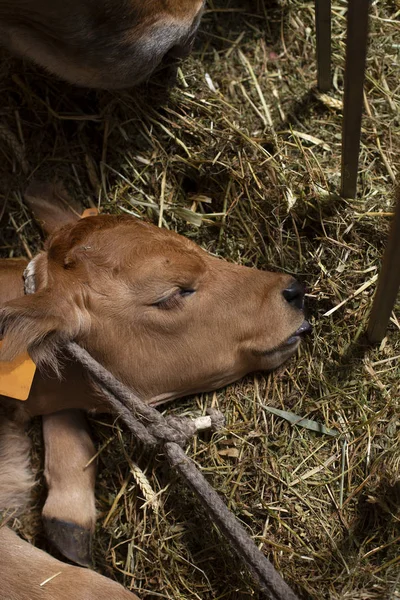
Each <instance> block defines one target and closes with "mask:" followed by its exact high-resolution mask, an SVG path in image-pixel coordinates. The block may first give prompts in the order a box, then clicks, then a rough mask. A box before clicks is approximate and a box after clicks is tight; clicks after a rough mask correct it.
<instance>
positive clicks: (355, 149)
mask: <svg viewBox="0 0 400 600" xmlns="http://www.w3.org/2000/svg"><path fill="white" fill-rule="evenodd" d="M368 10H369V0H348V11H347V40H346V68H345V76H344V99H343V110H344V112H343V129H342V186H341V195H342V196H343V197H344V198H354V197H355V195H356V192H357V172H358V156H359V152H360V136H361V117H362V107H363V88H364V77H365V62H366V56H367V45H368Z"/></svg>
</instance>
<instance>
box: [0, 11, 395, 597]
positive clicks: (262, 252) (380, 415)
mask: <svg viewBox="0 0 400 600" xmlns="http://www.w3.org/2000/svg"><path fill="white" fill-rule="evenodd" d="M398 6H399V5H398V2H397V1H395V0H393V2H387V3H379V4H378V3H377V2H373V6H372V9H371V46H370V51H369V56H368V76H367V83H366V91H365V105H366V112H367V116H366V117H365V118H364V121H363V135H362V149H361V178H360V185H359V195H358V197H357V199H356V200H354V201H351V202H349V201H344V200H342V199H340V198H339V197H337V195H336V192H337V189H338V184H339V171H340V138H341V121H342V110H341V104H340V102H341V98H342V79H343V64H344V47H345V46H344V36H345V16H344V15H345V8H346V3H345V2H344V1H343V0H340V1H339V2H336V3H334V9H333V11H334V18H333V21H334V36H333V39H334V53H333V61H334V65H335V77H334V83H335V85H334V91H333V92H332V93H331V94H329V96H328V97H319V96H318V95H317V94H316V93H315V91H314V89H313V86H314V84H315V77H316V72H315V60H314V47H315V32H314V8H313V4H312V3H311V2H302V1H301V0H291V1H290V2H289V0H282V1H281V2H280V3H277V4H274V3H270V2H265V3H263V2H261V1H259V0H253V1H252V2H250V0H248V1H244V0H242V1H239V0H214V1H213V2H211V1H210V2H209V10H208V12H207V13H206V15H205V18H204V22H203V25H202V29H201V33H200V36H199V39H198V43H197V47H196V51H195V53H194V55H193V56H192V57H191V58H190V59H189V60H188V61H187V62H185V64H184V65H183V66H182V71H181V73H180V76H179V79H178V86H177V87H175V88H174V89H173V90H172V91H171V93H170V95H169V97H167V96H166V95H165V93H164V92H163V90H162V88H161V87H159V86H158V84H157V83H152V84H151V85H150V86H148V87H144V88H142V89H141V90H138V91H135V92H133V93H131V92H125V93H121V94H112V93H95V92H86V91H81V90H76V89H73V88H71V87H70V86H68V85H66V84H64V83H60V82H58V81H57V80H55V79H54V78H51V77H48V76H46V75H45V74H43V72H42V71H41V70H40V69H35V68H34V67H32V66H31V65H28V64H26V65H23V64H21V62H20V61H18V60H10V59H9V57H8V56H6V55H4V60H3V61H2V62H1V63H0V98H1V103H0V106H1V108H0V136H1V137H2V139H3V142H2V144H1V147H0V152H1V163H0V169H1V176H2V185H1V192H0V193H1V198H2V199H4V200H5V205H4V211H5V213H4V217H3V238H2V241H1V249H2V253H3V255H5V256H11V255H18V254H26V253H27V252H28V251H30V252H35V251H36V249H37V247H38V245H39V244H40V235H39V231H38V229H37V227H36V225H35V224H34V223H32V222H31V219H30V215H29V214H28V213H27V212H26V210H25V208H24V207H23V205H22V201H21V192H22V191H23V189H24V187H25V184H26V180H27V179H29V178H31V177H39V176H40V177H43V178H50V177H51V178H53V177H54V176H56V177H58V178H60V179H62V180H63V181H64V182H65V183H66V184H67V186H68V187H69V188H70V189H71V191H72V193H73V194H74V195H75V196H77V197H79V198H81V199H82V200H84V201H85V202H86V203H88V202H89V199H90V200H91V201H93V202H95V203H98V204H99V205H100V206H101V207H102V209H103V210H104V211H109V212H119V211H128V212H131V213H132V214H135V215H138V216H140V217H141V218H147V219H150V220H152V221H153V222H155V223H158V222H159V223H161V224H162V225H163V226H165V227H170V228H173V229H176V230H178V231H179V232H181V233H184V234H185V235H188V236H190V237H191V238H193V239H194V240H196V241H197V242H198V243H200V244H201V245H202V246H203V247H205V248H207V249H208V250H210V251H212V252H214V253H217V254H219V255H221V256H224V257H226V258H227V259H228V260H231V261H237V262H241V263H243V264H247V265H253V266H256V267H259V268H266V267H268V268H272V269H280V270H284V271H288V272H293V273H295V274H297V275H298V276H299V277H301V278H302V279H303V280H304V281H305V282H306V283H307V285H308V288H309V292H310V293H309V297H308V306H309V311H310V315H311V319H312V321H313V322H314V326H315V328H314V334H313V336H312V338H311V340H310V341H309V342H308V343H306V344H305V345H304V346H303V348H302V350H301V352H300V356H299V358H298V360H292V361H291V362H290V363H289V364H288V365H287V366H286V367H285V368H284V369H282V370H281V371H280V372H278V373H275V374H273V375H272V376H269V377H266V376H264V375H262V374H257V375H255V376H252V377H248V378H247V379H245V380H243V381H240V382H238V383H237V384H236V385H232V386H230V387H228V388H227V389H224V390H220V391H219V392H218V393H216V394H203V395H201V396H198V397H194V398H188V399H185V400H183V401H180V402H176V403H174V405H171V406H168V407H167V409H166V410H167V411H173V412H177V413H181V412H182V411H186V412H203V411H204V410H205V409H206V407H207V406H210V405H215V406H218V407H219V408H220V409H221V410H223V411H224V413H225V414H226V418H227V423H228V425H227V431H226V432H225V433H224V434H218V435H215V436H214V437H213V438H212V439H204V438H203V439H197V440H196V441H194V442H193V445H192V447H191V448H190V449H189V453H190V454H191V455H192V456H193V457H194V458H195V459H196V461H197V462H198V464H199V465H200V466H201V468H202V469H203V472H204V473H205V474H206V475H207V478H208V479H209V481H210V482H211V483H212V484H213V486H214V487H215V488H216V489H217V490H218V491H219V492H220V493H221V494H222V495H223V496H224V497H225V498H226V501H227V502H228V504H229V506H230V508H231V510H232V511H233V512H234V513H235V514H236V515H237V516H238V517H239V519H240V520H241V521H242V522H243V523H244V524H245V526H246V527H247V529H248V531H249V533H250V534H251V535H252V536H253V538H254V540H255V541H256V542H257V543H258V544H259V546H260V548H261V549H262V550H263V552H265V553H266V554H267V555H268V557H269V558H270V559H271V560H272V561H273V562H274V564H275V566H276V567H277V568H278V569H279V571H280V572H281V573H282V574H283V576H284V577H285V579H286V580H287V581H288V583H289V584H290V585H291V586H292V587H293V588H294V589H295V590H296V591H297V592H298V594H299V596H300V597H301V598H311V599H314V600H320V599H322V598H329V599H332V600H339V599H345V598H347V599H349V600H358V599H360V600H361V599H363V600H370V599H371V600H372V599H376V600H382V599H384V598H385V599H395V598H399V597H400V580H399V572H400V556H399V534H400V530H399V516H400V515H399V500H400V488H399V486H400V482H399V472H400V440H399V414H398V399H399V396H400V387H399V361H398V359H399V356H400V339H399V328H400V325H399V321H398V320H397V318H396V317H395V316H393V318H392V322H391V326H390V330H389V333H388V336H387V338H386V339H385V340H384V342H383V343H382V345H381V347H380V348H376V349H370V348H368V347H367V346H366V345H365V344H364V342H363V332H364V330H365V325H366V321H367V318H368V312H369V309H370V306H371V296H372V293H373V290H374V287H375V286H374V282H375V276H376V274H377V273H378V270H379V265H380V259H381V256H382V250H383V247H384V243H385V239H386V235H387V231H388V224H389V218H388V213H390V212H391V210H392V206H393V179H394V177H395V176H396V175H397V172H398V169H399V164H398V156H399V128H400V123H399V107H400V96H399V83H398V82H399V78H398V73H399V66H400V61H399V52H400V43H399V39H400V37H399V31H400V25H399V21H398V18H399V10H398ZM10 134H12V135H11V136H10ZM307 136H313V137H312V138H310V137H307ZM24 157H25V158H24ZM188 211H192V212H188ZM8 215H10V218H9V220H8ZM187 219H189V222H188V221H187ZM194 222H197V223H198V224H200V223H201V225H200V227H196V226H195V225H194V224H193V223H194ZM360 288H363V290H362V291H360V293H358V294H357V295H356V296H355V297H354V296H352V294H353V293H354V292H356V291H358V290H360ZM343 301H345V302H344V304H343V305H342V306H341V307H340V308H339V309H338V310H336V311H334V312H333V313H332V314H331V315H330V316H326V315H325V313H326V312H327V311H329V310H330V309H332V308H333V307H335V306H336V305H337V304H339V303H340V302H343ZM397 308H399V307H397ZM396 314H397V315H399V312H397V313H396ZM267 405H268V406H272V407H275V408H280V409H284V410H287V411H292V412H293V413H295V414H297V415H299V416H301V417H308V418H310V419H314V420H316V421H319V422H321V423H324V424H325V425H326V426H327V427H329V428H333V429H336V430H337V431H338V432H339V435H338V436H336V437H331V436H328V435H321V434H317V433H314V432H312V431H309V430H307V429H305V428H302V427H299V426H292V425H290V424H289V423H288V422H286V421H285V420H283V419H282V418H281V417H278V416H275V415H273V414H271V413H270V412H267V411H266V410H264V408H263V407H264V406H267ZM93 429H94V431H95V436H96V439H97V443H98V446H99V447H101V448H102V451H101V452H100V459H99V460H100V465H99V478H98V487H97V499H98V508H99V521H98V528H97V534H96V544H95V558H96V565H97V569H98V570H99V571H101V572H102V573H105V574H107V575H108V576H110V577H113V578H116V579H117V580H119V581H121V582H123V583H124V584H125V585H126V586H127V587H128V588H131V589H132V590H135V591H137V592H138V593H139V595H141V597H142V598H143V599H145V600H149V599H150V598H155V599H156V598H169V599H174V600H178V599H181V600H182V599H185V600H186V599H187V600H189V599H192V598H193V599H194V598H197V599H202V600H203V599H204V600H206V599H222V598H224V599H230V600H234V599H241V598H243V599H245V598H250V597H257V591H256V588H255V587H254V586H253V584H252V583H251V579H250V578H249V576H248V575H247V574H246V572H245V571H244V570H243V569H242V566H241V564H240V563H239V561H238V560H237V559H236V558H235V557H233V556H232V555H231V553H230V552H229V550H228V548H227V546H226V544H225V542H224V541H223V540H222V539H221V537H220V535H219V534H218V532H216V531H215V530H214V529H213V528H212V526H211V525H210V524H209V523H208V521H207V519H206V518H205V516H204V514H203V511H202V509H201V508H200V507H199V506H198V505H197V504H196V502H195V501H194V499H193V498H192V495H191V493H189V492H188V491H187V490H186V489H185V488H184V487H183V485H182V484H181V483H180V482H178V481H176V478H175V477H174V475H173V474H171V472H169V471H168V469H167V468H166V466H165V464H164V462H163V460H162V458H161V457H159V456H154V457H149V456H147V455H142V454H141V453H140V452H139V451H138V449H137V448H136V446H135V444H134V442H133V441H132V440H131V438H130V436H129V435H127V434H126V433H125V432H121V429H120V427H119V425H117V424H114V423H113V421H112V420H106V419H105V420H102V421H100V420H93ZM229 448H230V449H234V450H233V452H228V456H227V455H226V453H225V452H223V451H225V450H226V449H229ZM221 451H222V452H221ZM229 454H233V456H229ZM127 457H131V460H134V461H135V464H133V463H131V462H130V461H129V460H127ZM138 469H139V470H138ZM143 473H145V474H146V477H147V479H148V484H149V485H150V487H151V489H152V490H153V491H154V492H155V493H156V494H157V498H158V502H156V504H155V506H156V508H157V507H158V509H157V510H153V508H152V507H151V502H149V501H148V503H147V504H146V506H145V507H143V504H144V497H145V494H147V495H148V496H146V497H148V498H150V499H151V498H152V497H151V490H150V491H149V490H147V491H145V490H144V489H143ZM153 502H154V500H153ZM28 525H29V527H30V531H31V533H32V534H33V535H34V534H35V533H36V534H37V535H39V537H40V534H39V529H40V526H39V521H38V519H37V513H34V515H33V520H31V521H30V523H29V524H28Z"/></svg>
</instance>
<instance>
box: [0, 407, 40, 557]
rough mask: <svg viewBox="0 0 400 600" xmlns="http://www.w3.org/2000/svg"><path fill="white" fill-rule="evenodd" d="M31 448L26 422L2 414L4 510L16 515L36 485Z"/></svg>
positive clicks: (0, 501) (0, 490)
mask: <svg viewBox="0 0 400 600" xmlns="http://www.w3.org/2000/svg"><path fill="white" fill-rule="evenodd" d="M0 402H2V399H1V397H0ZM30 447H31V444H30V440H29V438H28V436H27V435H26V433H25V425H24V423H17V422H14V421H10V420H9V419H7V418H5V417H4V416H2V415H1V414H0V511H1V510H10V511H11V512H12V513H13V514H16V513H18V512H19V511H20V510H21V509H23V508H24V507H25V505H26V504H27V502H28V500H29V496H30V491H31V488H32V486H33V484H34V476H33V474H32V471H31V469H30V464H29V463H30V460H29V453H30ZM0 562H1V561H0Z"/></svg>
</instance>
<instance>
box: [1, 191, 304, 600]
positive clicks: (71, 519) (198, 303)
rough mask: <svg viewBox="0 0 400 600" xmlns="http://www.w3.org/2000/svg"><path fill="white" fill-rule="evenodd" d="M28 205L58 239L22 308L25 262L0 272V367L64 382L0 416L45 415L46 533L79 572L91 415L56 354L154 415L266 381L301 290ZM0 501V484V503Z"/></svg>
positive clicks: (284, 344) (5, 406)
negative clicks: (82, 353) (20, 359)
mask: <svg viewBox="0 0 400 600" xmlns="http://www.w3.org/2000/svg"><path fill="white" fill-rule="evenodd" d="M46 194H47V197H46ZM28 198H29V199H30V202H31V204H33V208H34V209H35V210H36V214H37V216H38V217H39V218H41V219H42V220H44V222H45V223H46V222H47V223H53V224H54V223H55V222H59V223H60V224H63V223H64V226H63V227H61V229H59V230H58V231H55V232H54V233H52V234H51V235H50V237H49V239H48V241H47V243H46V246H45V250H44V252H42V253H41V254H39V255H38V256H37V257H36V258H35V259H34V261H33V262H32V263H31V264H30V266H29V274H30V277H33V278H34V280H35V287H36V292H35V293H34V294H32V295H28V296H24V295H23V283H22V272H23V270H24V268H25V266H26V263H25V262H23V261H11V262H9V261H0V280H4V281H6V279H7V282H8V284H7V286H8V287H7V290H8V291H7V293H6V294H4V296H3V297H2V298H0V302H1V304H2V308H0V331H1V332H2V335H3V337H4V339H3V345H2V347H1V354H0V359H3V360H10V359H12V358H13V357H14V356H15V355H16V354H18V353H20V352H22V351H24V350H26V348H28V350H29V351H30V353H31V355H32V356H33V357H34V359H35V361H36V362H37V364H38V365H39V367H41V366H46V365H47V366H48V365H52V366H53V367H54V368H56V369H58V370H60V371H61V372H62V375H63V377H64V380H63V381H60V380H58V379H57V378H56V377H54V376H52V377H49V376H48V375H47V376H46V375H45V374H41V373H40V371H38V372H37V373H36V375H35V379H34V382H33V386H32V390H31V394H30V396H29V398H28V400H27V401H26V402H18V401H16V400H12V399H7V398H4V397H3V398H2V399H0V408H1V410H2V412H3V414H4V413H6V414H7V417H8V418H11V417H12V418H13V419H14V422H15V423H17V424H19V425H20V426H21V424H22V425H23V424H24V423H25V422H26V420H27V419H29V418H30V417H31V416H34V415H46V417H45V420H44V441H45V446H46V469H45V475H46V479H47V483H48V487H49V496H48V500H47V502H46V505H45V508H44V520H45V524H46V529H47V532H48V534H49V536H50V538H51V539H52V541H53V542H54V543H55V545H56V546H57V547H58V548H59V549H60V550H61V551H62V552H63V553H64V554H65V555H67V556H68V557H70V558H72V559H73V560H75V561H77V562H80V563H82V564H87V563H88V562H89V560H88V549H89V546H90V534H91V531H92V529H93V523H94V499H93V486H94V468H95V467H94V465H93V464H92V465H91V466H90V468H89V469H85V465H86V464H87V463H88V462H89V460H90V458H91V456H92V455H93V450H94V449H93V446H92V443H91V441H90V438H89V436H88V432H87V429H86V424H85V421H84V419H83V417H82V415H81V413H80V412H79V411H77V410H76V409H80V410H98V411H101V410H104V408H105V406H104V404H102V401H101V398H100V397H99V396H98V395H96V394H95V393H94V391H93V390H92V388H91V386H90V384H89V382H88V381H87V379H86V378H85V374H84V373H83V370H82V368H81V367H80V366H79V365H77V364H74V363H73V362H66V363H65V364H64V365H62V364H61V365H60V364H58V361H57V359H56V358H55V357H56V356H57V348H58V347H59V346H60V345H62V344H63V343H64V342H65V341H67V340H70V339H74V340H76V341H77V342H78V343H80V344H81V345H82V346H83V347H85V348H86V349H87V350H88V351H89V352H90V353H91V354H92V355H93V356H94V357H95V358H97V360H98V361H99V362H101V363H102V364H103V365H104V366H106V367H107V368H108V369H109V370H110V371H111V372H112V373H113V374H114V375H115V376H117V377H118V378H119V379H120V380H121V381H123V382H124V383H125V384H126V385H128V386H129V387H130V388H131V389H132V390H133V391H135V392H136V393H137V394H138V395H139V396H140V397H141V398H142V399H143V400H145V401H147V402H148V403H151V404H158V403H160V402H165V401H167V400H171V399H174V398H178V397H181V396H184V395H186V394H190V393H194V392H200V391H206V390H213V389H216V388H218V387H221V386H222V385H225V384H227V383H229V382H231V381H234V380H236V379H238V378H240V377H242V376H243V375H245V374H246V373H249V372H251V371H254V370H260V369H263V370H270V369H273V368H275V367H277V366H278V365H280V364H281V363H282V362H284V361H285V360H286V359H287V358H289V357H290V356H292V355H293V353H294V352H295V351H296V349H297V347H298V345H299V343H300V333H301V332H302V330H304V316H303V291H302V288H301V287H300V286H299V285H298V284H297V283H296V282H295V281H294V280H293V278H291V277H289V276H287V275H282V274H279V273H267V272H261V271H257V270H256V269H250V268H247V267H242V266H238V265H234V264H231V263H228V262H226V261H223V260H221V259H217V258H215V257H212V256H210V255H209V254H207V253H206V252H205V251H203V250H202V249H201V248H199V247H198V246H197V245H195V244H194V243H193V242H191V241H189V240H187V239H185V238H183V237H181V236H179V235H177V234H175V233H173V232H171V231H167V230H162V229H158V228H157V227H154V226H152V225H149V224H147V223H144V222H142V221H138V220H137V219H134V218H132V217H125V216H123V217H118V216H98V217H90V218H87V219H84V220H79V218H77V217H76V215H75V214H74V213H72V212H71V211H66V209H65V208H63V207H62V206H63V205H62V204H61V205H58V204H57V201H58V200H57V198H58V195H57V194H52V193H51V192H49V191H47V192H46V190H45V189H42V188H39V190H37V191H36V192H31V194H30V195H28ZM51 229H53V227H49V228H48V231H50V230H51ZM0 288H1V289H3V290H4V286H0ZM60 411H63V412H60ZM54 413H56V414H54ZM20 433H21V435H22V434H23V432H20ZM21 439H22V438H21ZM0 442H1V437H0ZM9 444H10V438H8V442H7V443H6V444H5V445H4V448H5V451H3V453H1V452H0V459H1V460H0V470H2V469H3V467H4V465H5V464H6V463H7V459H8V456H9V455H10V454H11V450H10V445H9ZM0 448H1V446H0ZM21 448H23V452H22V454H21V456H20V473H23V474H24V477H23V478H22V479H21V481H23V482H25V483H24V485H23V486H22V489H20V490H19V491H18V494H17V495H18V497H19V496H20V495H23V492H24V490H25V491H27V490H29V488H30V486H31V485H32V481H31V479H30V477H29V473H28V471H27V459H26V453H27V448H26V447H24V446H23V445H21ZM3 470H4V469H3ZM0 481H1V476H0ZM15 485H16V482H15ZM10 486H11V487H12V481H11V482H10ZM16 489H17V488H16ZM1 490H2V488H1V483H0V499H1V497H2V496H1ZM3 496H4V495H3ZM3 500H4V498H3ZM18 501H19V502H20V500H18ZM20 503H21V502H20ZM15 504H18V502H17V499H15ZM86 534H87V535H86ZM3 535H4V536H5V538H4V537H3V539H8V537H7V536H10V535H11V534H10V533H8V532H6V533H5V534H3ZM10 539H11V538H10ZM13 539H14V538H13ZM77 540H78V541H77ZM79 540H80V541H79ZM82 540H84V542H83V546H82V543H80V542H81V541H82ZM0 546H1V539H0ZM15 547H16V548H17V547H20V548H21V552H26V553H27V558H26V560H27V561H29V560H32V561H33V563H34V561H35V560H37V561H38V564H39V565H41V564H42V561H44V563H43V564H46V565H47V563H46V560H47V559H46V558H45V557H46V556H47V555H45V554H43V553H41V552H40V551H36V550H35V552H34V551H33V550H32V551H31V550H28V549H27V548H26V547H25V545H24V543H22V542H21V545H20V546H15ZM0 550H1V548H0ZM15 552H17V550H16V551H15ZM13 556H14V555H12V556H11V557H10V560H11V561H12V560H14V559H15V557H14V558H13ZM48 560H49V561H50V563H51V564H54V563H52V562H51V561H53V560H54V559H50V557H48ZM50 563H49V564H50ZM40 572H42V571H40ZM68 572H69V571H68ZM85 577H86V576H85ZM16 586H17V587H16V589H18V585H17V584H16ZM124 593H125V592H124ZM16 597H17V598H19V597H21V598H23V596H18V595H16ZM30 597H33V598H34V597H35V596H34V595H32V596H30ZM54 597H56V596H54ZM78 597H79V596H78ZM87 597H88V598H91V596H87ZM99 597H101V596H99ZM113 597H115V598H118V599H119V598H120V597H121V598H124V597H125V596H118V595H117V593H115V594H114V596H113ZM58 598H61V599H62V598H63V596H61V595H60V596H58Z"/></svg>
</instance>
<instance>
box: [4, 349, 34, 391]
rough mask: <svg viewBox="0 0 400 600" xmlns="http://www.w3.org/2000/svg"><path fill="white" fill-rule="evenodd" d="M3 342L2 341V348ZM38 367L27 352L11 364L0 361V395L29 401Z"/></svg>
mask: <svg viewBox="0 0 400 600" xmlns="http://www.w3.org/2000/svg"><path fill="white" fill-rule="evenodd" d="M2 343H3V342H1V341H0V348H1V345H2ZM35 371H36V365H35V363H34V362H33V360H32V359H31V357H30V356H29V354H28V353H27V352H24V353H23V354H19V355H18V356H17V357H16V358H14V360H12V361H10V362H2V361H0V395H3V396H9V397H10V398H14V399H15V400H28V397H29V392H30V391H31V387H32V382H33V378H34V376H35Z"/></svg>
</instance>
